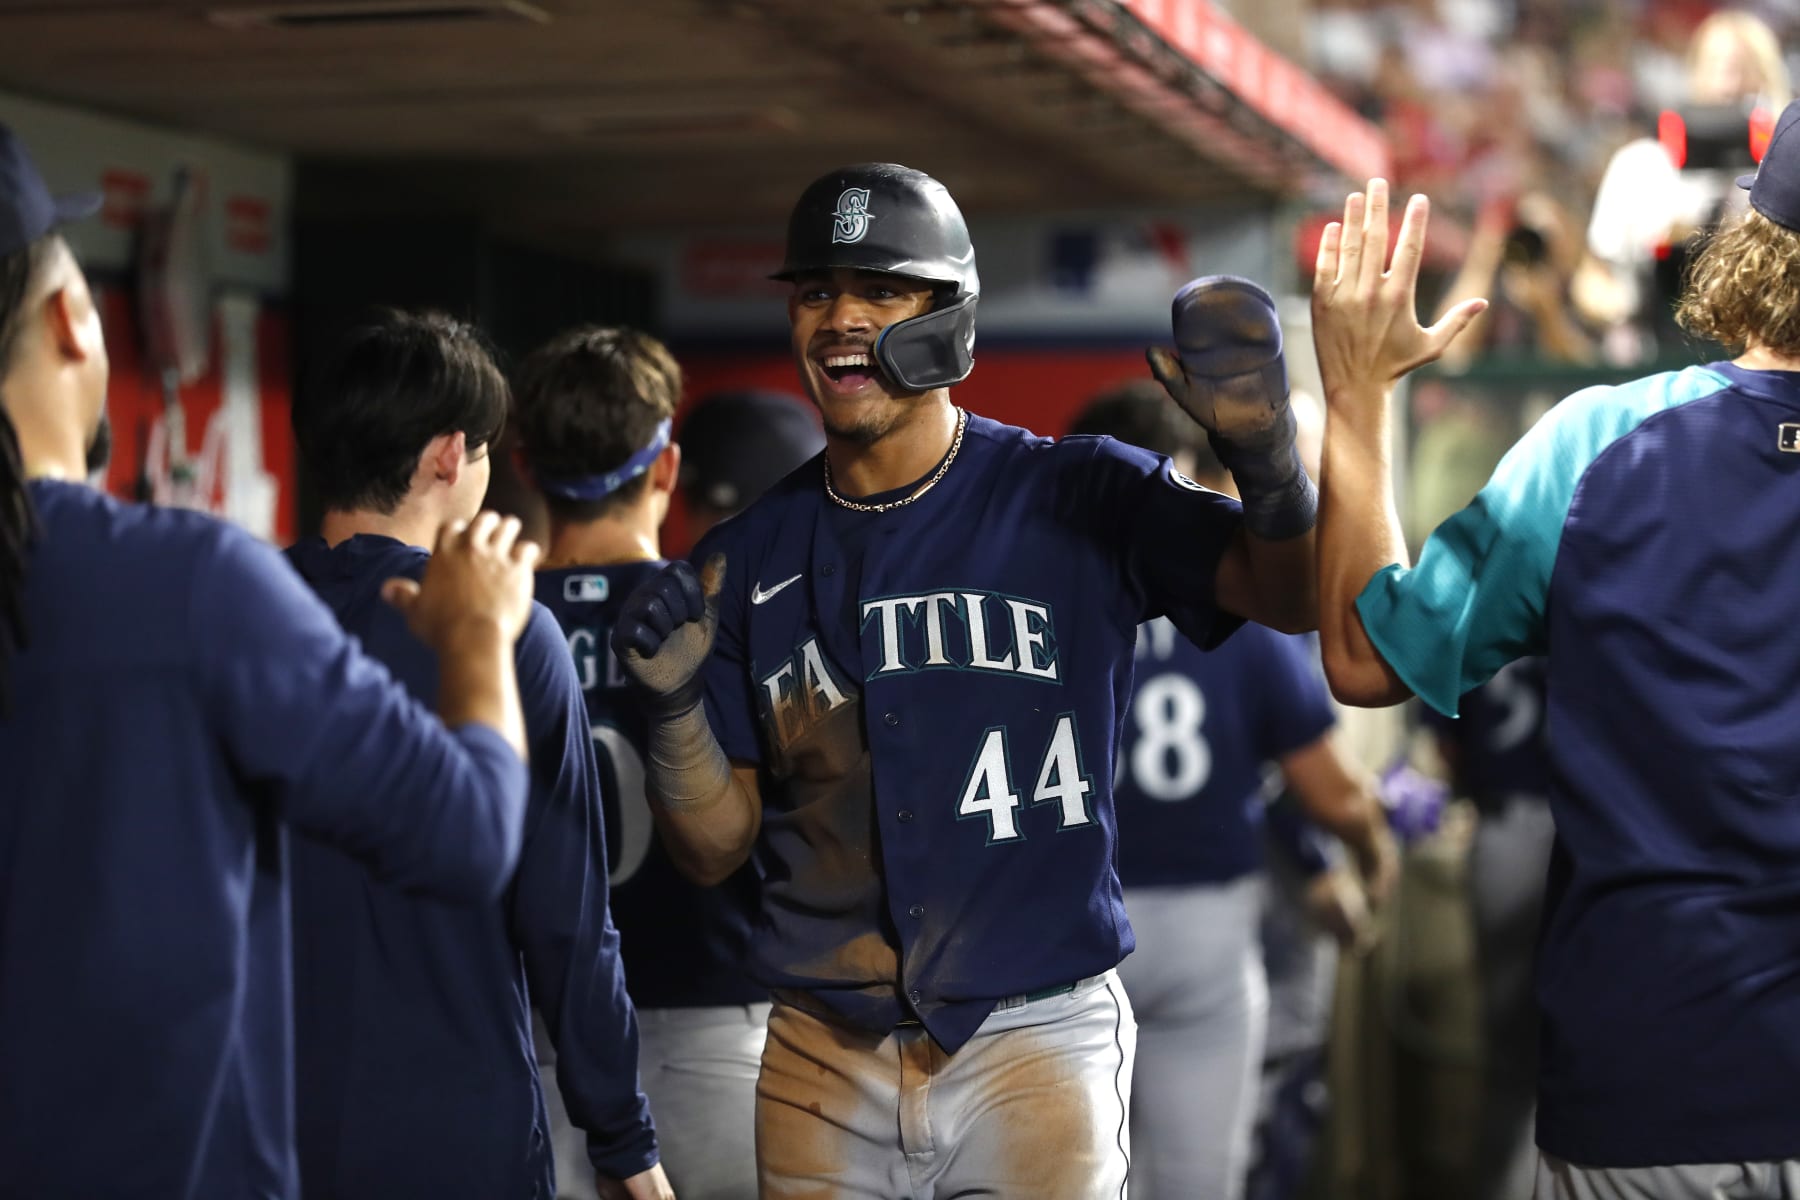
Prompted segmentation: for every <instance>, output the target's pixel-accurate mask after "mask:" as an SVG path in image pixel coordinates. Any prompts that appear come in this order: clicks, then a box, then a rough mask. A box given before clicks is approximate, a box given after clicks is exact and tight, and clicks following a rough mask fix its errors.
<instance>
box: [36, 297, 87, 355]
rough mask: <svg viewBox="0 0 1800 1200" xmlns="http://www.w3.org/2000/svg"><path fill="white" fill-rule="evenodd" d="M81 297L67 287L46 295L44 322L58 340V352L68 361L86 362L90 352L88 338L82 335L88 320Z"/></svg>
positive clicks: (52, 335)
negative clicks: (81, 304)
mask: <svg viewBox="0 0 1800 1200" xmlns="http://www.w3.org/2000/svg"><path fill="white" fill-rule="evenodd" d="M80 299H81V298H80V297H78V296H76V295H75V294H74V293H73V292H72V291H71V290H70V289H69V288H67V287H59V288H57V289H56V290H55V291H53V292H51V293H50V294H49V295H48V296H45V297H44V324H45V325H46V326H47V327H48V328H49V330H50V336H51V337H52V338H53V339H55V341H56V349H57V353H59V354H61V355H62V357H63V359H64V361H66V362H85V361H86V360H87V357H88V353H89V348H88V344H87V339H86V338H84V337H83V336H82V330H83V327H84V326H85V325H86V324H87V321H86V319H85V314H84V313H83V312H82V311H80V308H81V306H80Z"/></svg>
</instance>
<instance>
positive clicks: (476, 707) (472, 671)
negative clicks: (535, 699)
mask: <svg viewBox="0 0 1800 1200" xmlns="http://www.w3.org/2000/svg"><path fill="white" fill-rule="evenodd" d="M435 649H436V650H437V655H438V698H437V712H438V719H439V720H441V721H443V723H444V724H445V725H446V726H448V727H449V728H451V729H455V728H457V727H459V726H462V725H468V724H480V725H486V726H487V727H488V728H490V729H492V730H493V731H494V732H496V733H498V734H499V735H500V736H501V737H503V738H505V739H506V741H507V744H508V745H510V746H511V747H512V748H513V750H514V752H515V753H517V754H518V756H519V757H520V758H521V759H523V758H525V757H526V742H525V715H524V712H523V711H522V710H521V708H520V706H519V684H518V679H517V677H516V675H515V672H514V667H513V640H512V638H510V637H508V636H507V634H506V632H505V631H504V630H502V629H501V628H500V627H499V625H497V624H496V623H494V622H492V621H487V620H481V619H476V618H470V619H468V620H466V621H462V622H460V623H459V624H458V625H457V627H456V629H455V630H454V631H452V632H451V633H450V635H449V636H447V637H446V638H445V639H444V643H443V644H442V645H440V646H437V647H435Z"/></svg>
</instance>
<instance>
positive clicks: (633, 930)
mask: <svg viewBox="0 0 1800 1200" xmlns="http://www.w3.org/2000/svg"><path fill="white" fill-rule="evenodd" d="M662 567H663V564H662V563H660V562H635V563H622V564H619V565H616V566H610V567H570V568H564V569H558V570H548V571H540V572H539V573H538V580H537V598H538V602H539V603H541V604H542V605H543V606H544V607H545V608H548V609H549V610H550V612H551V613H552V614H553V615H554V616H555V617H556V620H557V623H558V624H559V625H561V626H562V631H563V636H564V637H565V638H566V639H567V640H568V645H569V652H570V654H571V655H572V656H573V658H574V662H575V671H576V674H577V676H579V678H580V680H581V692H582V695H583V696H584V697H585V698H586V700H587V718H588V724H589V727H590V729H591V731H592V734H593V739H594V751H595V757H596V759H598V761H599V764H600V777H601V782H602V785H603V786H602V795H604V796H605V798H606V805H607V808H606V819H607V827H608V828H609V829H611V830H612V831H613V835H612V838H611V839H610V845H609V849H610V851H611V854H612V858H611V860H610V862H609V863H608V870H609V876H608V878H609V879H610V881H611V884H612V913H613V921H614V922H615V923H616V924H617V925H618V927H619V937H620V945H621V946H622V947H623V953H624V956H625V970H626V974H627V976H628V978H629V979H630V980H631V996H632V999H633V1000H635V1001H636V1002H637V1005H638V1007H639V1008H696V1007H701V1006H705V1005H724V1004H759V1003H762V1002H764V1001H766V1000H768V998H769V994H768V991H767V989H764V988H761V987H758V986H757V984H756V983H755V982H754V981H753V980H751V978H750V975H749V952H750V914H751V913H752V912H753V911H754V910H755V907H756V888H757V880H756V872H755V869H754V868H753V867H751V866H749V865H746V866H744V867H742V868H740V869H739V870H738V871H737V872H736V873H735V874H734V875H732V877H731V878H730V879H727V880H726V881H725V882H724V883H721V884H719V885H718V886H717V887H709V888H702V887H697V886H695V885H694V884H693V883H692V882H690V881H689V880H688V878H687V877H686V876H684V875H683V874H682V873H681V872H680V871H679V870H677V869H676V867H675V862H674V860H673V859H671V858H670V857H669V854H668V852H667V851H666V850H664V849H663V845H662V839H660V838H659V837H657V836H656V830H655V828H654V826H653V825H652V823H651V816H650V805H649V802H648V801H647V800H646V799H645V796H644V753H645V747H646V746H647V745H648V744H649V718H648V717H646V716H645V715H644V712H643V708H642V706H641V705H639V704H638V703H637V702H636V701H635V700H634V699H633V698H632V695H631V692H630V690H629V688H628V686H627V683H626V679H625V674H624V672H623V671H622V670H621V669H620V667H619V663H618V660H617V659H616V658H615V657H614V656H613V652H612V626H613V621H614V619H615V617H616V616H617V613H618V610H619V606H620V605H621V604H622V603H623V602H624V600H625V597H627V596H629V595H631V592H632V589H633V588H635V587H637V585H638V584H640V583H642V582H643V581H644V580H645V579H647V578H649V577H650V576H651V575H654V574H655V573H656V572H657V571H659V570H661V569H662Z"/></svg>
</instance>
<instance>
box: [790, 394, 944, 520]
mask: <svg viewBox="0 0 1800 1200" xmlns="http://www.w3.org/2000/svg"><path fill="white" fill-rule="evenodd" d="M968 427H969V413H968V410H967V409H961V408H959V409H957V410H956V437H955V438H953V439H952V440H951V442H950V453H948V454H946V455H945V456H944V461H943V462H942V463H941V464H939V466H938V469H937V470H936V471H935V472H933V474H932V476H931V478H930V479H927V480H926V481H925V482H924V483H921V484H920V485H919V487H918V490H916V491H915V492H913V494H912V495H910V496H906V497H904V498H902V499H899V500H889V501H888V502H887V503H885V504H863V503H862V502H860V501H857V500H846V499H844V498H843V497H842V496H840V495H838V494H837V489H836V488H834V487H832V486H831V459H830V458H829V457H827V458H826V459H825V494H826V495H827V496H830V497H831V499H832V501H833V503H836V504H841V505H843V506H844V507H845V508H847V509H849V510H850V511H852V512H863V513H882V512H886V511H887V510H888V509H890V508H904V507H906V506H907V505H908V504H911V503H912V502H913V501H914V500H917V499H918V498H919V497H920V496H923V495H924V494H925V493H926V492H929V491H930V490H931V489H932V488H934V487H936V486H937V483H938V480H940V479H942V478H943V477H944V472H945V471H948V470H949V469H950V464H951V463H953V462H955V461H956V452H957V451H958V450H961V449H962V440H963V430H965V429H967V428H968Z"/></svg>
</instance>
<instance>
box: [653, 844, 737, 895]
mask: <svg viewBox="0 0 1800 1200" xmlns="http://www.w3.org/2000/svg"><path fill="white" fill-rule="evenodd" d="M669 857H670V858H672V859H674V860H675V869H676V870H678V871H680V872H681V874H682V876H683V877H684V878H686V879H687V880H688V882H690V883H693V884H695V885H697V886H699V887H717V886H719V885H720V884H721V883H724V882H725V881H726V880H727V879H730V878H731V877H732V875H734V874H736V872H737V869H738V868H739V867H741V866H743V865H744V864H745V863H746V862H748V861H749V859H750V853H749V851H748V850H745V852H744V853H743V854H740V855H731V854H724V853H716V852H714V853H706V854H696V853H694V852H692V851H680V850H676V849H674V848H673V847H671V848H670V853H669Z"/></svg>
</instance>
